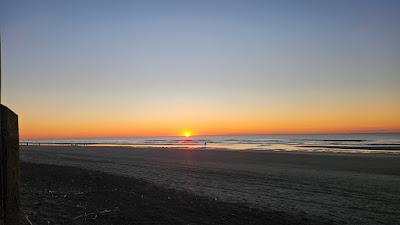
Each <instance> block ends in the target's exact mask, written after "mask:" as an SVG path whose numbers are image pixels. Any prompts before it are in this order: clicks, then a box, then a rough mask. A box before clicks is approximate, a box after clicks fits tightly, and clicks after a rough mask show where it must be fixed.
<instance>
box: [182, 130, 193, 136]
mask: <svg viewBox="0 0 400 225" xmlns="http://www.w3.org/2000/svg"><path fill="white" fill-rule="evenodd" d="M183 136H185V137H190V136H192V132H191V131H189V130H185V131H184V132H183Z"/></svg>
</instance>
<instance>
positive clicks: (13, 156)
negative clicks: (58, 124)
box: [0, 105, 21, 225]
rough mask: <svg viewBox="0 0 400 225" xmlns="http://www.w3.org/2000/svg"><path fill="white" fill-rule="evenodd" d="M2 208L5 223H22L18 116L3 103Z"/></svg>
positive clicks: (8, 224) (11, 224)
mask: <svg viewBox="0 0 400 225" xmlns="http://www.w3.org/2000/svg"><path fill="white" fill-rule="evenodd" d="M0 144H1V154H0V155H1V171H0V172H1V173H2V175H1V176H2V180H3V181H2V191H1V192H2V193H1V194H2V202H3V205H2V208H3V209H2V210H3V211H4V215H3V217H4V218H3V219H4V224H5V225H19V224H21V223H20V222H21V217H20V199H19V134H18V116H17V114H15V113H14V112H12V111H11V110H10V109H8V108H7V107H5V106H3V105H1V143H0Z"/></svg>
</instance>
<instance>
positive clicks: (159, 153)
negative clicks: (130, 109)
mask: <svg viewBox="0 0 400 225" xmlns="http://www.w3.org/2000/svg"><path fill="white" fill-rule="evenodd" d="M21 159H22V160H23V161H25V162H32V163H39V164H53V165H65V166H73V167H79V168H84V169H91V170H96V171H100V172H106V173H110V174H114V175H122V176H127V177H134V178H138V179H142V180H145V181H149V182H152V183H154V184H157V185H161V186H163V187H168V188H172V189H176V190H185V191H190V192H192V193H195V194H196V195H202V196H208V197H212V198H214V199H218V200H222V201H225V202H230V203H245V204H247V205H248V206H251V207H257V208H260V209H267V210H278V211H283V212H286V213H288V214H296V215H298V214H301V213H304V215H311V216H313V217H314V216H315V217H323V218H326V219H327V220H329V221H331V222H333V223H336V224H398V223H399V221H400V213H399V210H398V209H399V208H400V156H399V155H384V154H328V153H299V152H234V151H214V150H204V151H201V150H173V149H168V150H166V149H150V148H148V149H137V148H135V149H133V148H127V147H79V146H75V147H61V146H58V147H56V146H51V147H46V146H21Z"/></svg>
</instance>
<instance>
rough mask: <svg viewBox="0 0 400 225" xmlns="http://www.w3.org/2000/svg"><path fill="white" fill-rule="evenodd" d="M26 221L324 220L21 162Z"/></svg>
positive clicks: (116, 178)
mask: <svg viewBox="0 0 400 225" xmlns="http://www.w3.org/2000/svg"><path fill="white" fill-rule="evenodd" d="M21 184H22V188H21V189H22V190H21V192H22V198H21V202H22V208H23V211H24V220H25V222H26V224H30V222H31V223H32V224H114V225H118V224H121V225H124V224H146V225H147V224H174V225H179V224H185V225H188V224H191V225H194V224H230V225H231V224H274V225H280V224H328V223H327V222H326V221H323V220H322V219H320V218H313V217H311V216H310V215H306V214H300V215H299V214H296V215H288V214H286V213H283V212H276V211H272V210H265V209H254V208H250V207H248V206H246V205H242V204H234V203H226V202H221V201H218V200H215V199H211V198H207V197H200V196H196V195H194V194H192V193H189V192H184V191H176V190H173V189H168V188H163V187H160V186H157V185H154V184H152V183H149V182H145V181H141V180H137V179H132V178H126V177H120V176H114V175H110V174H105V173H101V172H95V171H89V170H84V169H79V168H73V167H64V166H53V165H41V164H31V163H21Z"/></svg>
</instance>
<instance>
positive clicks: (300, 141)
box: [20, 133, 400, 154]
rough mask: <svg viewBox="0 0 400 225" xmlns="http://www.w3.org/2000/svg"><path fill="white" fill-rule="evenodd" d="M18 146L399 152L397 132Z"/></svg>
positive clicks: (52, 141)
mask: <svg viewBox="0 0 400 225" xmlns="http://www.w3.org/2000/svg"><path fill="white" fill-rule="evenodd" d="M20 143H21V145H26V144H28V145H29V144H42V145H85V146H129V147H158V148H182V149H202V150H215V149H220V150H238V151H239V150H240V151H305V152H310V151H311V152H356V153H373V152H379V153H395V154H400V133H362V134H360V133H350V134H296V135H293V134H290V135H289V134H288V135H213V136H192V137H181V136H145V137H137V136H136V137H111V138H62V139H24V140H21V142H20Z"/></svg>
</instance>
